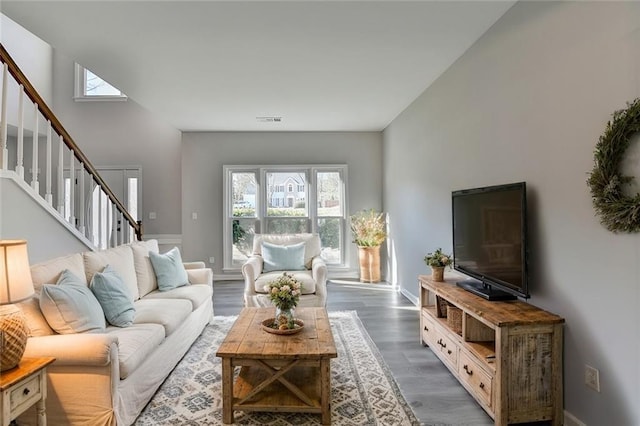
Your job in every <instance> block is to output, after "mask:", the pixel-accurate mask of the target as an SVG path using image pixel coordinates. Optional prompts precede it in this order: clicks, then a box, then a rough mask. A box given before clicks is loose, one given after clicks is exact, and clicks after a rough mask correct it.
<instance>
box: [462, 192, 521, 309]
mask: <svg viewBox="0 0 640 426" xmlns="http://www.w3.org/2000/svg"><path fill="white" fill-rule="evenodd" d="M451 203H452V214H453V220H452V223H453V268H454V269H455V270H456V271H459V272H462V273H463V274H465V275H467V276H468V277H469V278H468V279H467V280H464V281H460V282H458V283H457V284H458V286H460V287H462V288H464V289H466V290H468V291H471V292H472V293H474V294H477V295H478V296H481V297H484V298H485V299H488V300H509V299H516V298H517V297H522V298H528V297H529V285H528V279H527V188H526V184H525V182H519V183H512V184H507V185H497V186H488V187H484V188H474V189H465V190H460V191H453V192H452V193H451Z"/></svg>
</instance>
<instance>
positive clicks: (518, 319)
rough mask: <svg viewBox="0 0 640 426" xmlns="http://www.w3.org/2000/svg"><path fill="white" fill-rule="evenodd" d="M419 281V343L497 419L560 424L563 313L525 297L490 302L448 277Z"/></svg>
mask: <svg viewBox="0 0 640 426" xmlns="http://www.w3.org/2000/svg"><path fill="white" fill-rule="evenodd" d="M418 284H419V290H420V340H421V342H422V343H423V344H425V345H428V346H429V347H430V348H431V349H432V350H433V352H434V353H435V354H436V356H437V357H438V358H440V360H442V362H443V363H444V365H445V366H446V367H447V368H448V369H449V370H450V371H451V373H453V375H454V376H455V377H456V378H457V379H458V380H459V381H460V383H461V384H462V385H463V386H464V387H465V388H466V389H467V390H468V391H469V393H470V394H471V395H472V396H473V397H474V398H475V399H476V401H478V403H479V404H480V405H481V406H482V408H483V409H484V410H485V411H486V412H487V413H488V414H489V415H490V416H491V418H493V419H494V421H495V424H496V425H507V424H513V423H524V422H535V421H544V420H550V421H551V422H552V424H554V425H561V424H562V421H563V420H562V419H563V412H562V411H563V406H562V392H563V390H562V326H563V323H564V319H563V318H561V317H559V316H557V315H555V314H552V313H549V312H547V311H544V310H542V309H539V308H537V307H535V306H533V305H530V304H528V303H524V302H522V301H515V300H514V301H505V302H494V301H491V302H490V301H488V300H485V299H482V298H480V297H478V296H476V295H474V294H472V293H470V292H468V291H466V290H464V289H462V288H460V287H457V286H456V285H455V282H454V280H453V279H450V278H449V279H446V280H445V282H436V281H433V280H431V277H430V276H427V275H420V276H419V277H418ZM441 299H442V300H441ZM447 304H448V305H450V306H454V307H457V308H459V309H460V310H461V311H462V332H461V333H460V334H458V333H457V332H456V331H454V329H453V328H452V327H451V325H450V323H449V321H448V320H447V312H446V310H445V309H444V308H443V307H444V306H446V305H447Z"/></svg>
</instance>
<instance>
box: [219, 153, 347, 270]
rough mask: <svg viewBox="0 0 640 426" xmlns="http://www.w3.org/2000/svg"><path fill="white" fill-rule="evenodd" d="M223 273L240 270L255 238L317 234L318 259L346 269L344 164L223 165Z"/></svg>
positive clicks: (345, 178) (249, 253) (345, 167)
mask: <svg viewBox="0 0 640 426" xmlns="http://www.w3.org/2000/svg"><path fill="white" fill-rule="evenodd" d="M224 177H225V183H224V188H225V196H224V200H225V205H224V209H225V210H224V211H225V213H224V216H225V223H224V238H223V244H224V270H225V271H226V272H233V271H239V270H240V267H241V266H242V264H243V263H244V262H245V261H246V260H247V258H248V256H249V255H251V251H252V249H253V235H254V234H261V233H263V234H290V233H305V232H312V233H317V234H319V236H320V240H321V243H322V257H323V258H324V259H325V261H326V262H327V264H328V265H329V266H330V267H332V268H334V269H335V268H344V267H346V266H347V265H345V259H346V256H345V235H346V226H347V217H346V211H347V208H346V200H347V196H346V188H347V166H346V165H314V166H307V165H281V166H224Z"/></svg>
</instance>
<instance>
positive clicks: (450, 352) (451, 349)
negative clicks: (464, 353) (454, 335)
mask: <svg viewBox="0 0 640 426" xmlns="http://www.w3.org/2000/svg"><path fill="white" fill-rule="evenodd" d="M436 348H437V349H438V350H439V351H440V353H441V354H442V355H444V356H443V357H442V359H443V360H445V361H446V362H448V363H449V364H450V365H451V366H452V367H453V370H454V371H455V370H456V368H457V367H458V345H456V344H455V343H454V342H453V340H451V339H449V338H448V337H446V336H445V335H444V334H441V333H439V335H438V339H437V340H436Z"/></svg>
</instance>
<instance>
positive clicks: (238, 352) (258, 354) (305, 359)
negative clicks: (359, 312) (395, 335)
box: [216, 308, 338, 425]
mask: <svg viewBox="0 0 640 426" xmlns="http://www.w3.org/2000/svg"><path fill="white" fill-rule="evenodd" d="M274 315H275V308H244V309H243V310H242V311H241V312H240V316H238V319H237V320H236V322H235V323H234V324H233V326H232V327H231V330H229V333H228V334H227V337H226V338H225V339H224V341H223V342H222V344H221V345H220V348H219V349H218V352H217V353H216V355H217V356H218V357H220V358H222V421H223V423H225V424H228V423H233V411H234V410H242V411H277V412H296V413H298V412H304V413H318V414H321V415H322V424H326V425H328V424H331V358H336V357H337V356H338V354H337V351H336V345H335V342H334V340H333V334H332V333H331V326H330V324H329V318H328V316H327V311H326V310H325V309H324V308H297V309H296V318H298V319H301V320H302V321H304V329H303V330H301V331H300V332H298V333H296V334H290V335H277V334H271V333H267V332H266V331H264V330H263V329H262V326H261V323H262V321H263V320H265V319H267V318H273V316H274ZM236 367H241V369H240V372H239V374H238V377H237V379H236V380H235V383H234V380H233V378H234V370H235V368H236Z"/></svg>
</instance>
